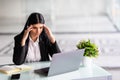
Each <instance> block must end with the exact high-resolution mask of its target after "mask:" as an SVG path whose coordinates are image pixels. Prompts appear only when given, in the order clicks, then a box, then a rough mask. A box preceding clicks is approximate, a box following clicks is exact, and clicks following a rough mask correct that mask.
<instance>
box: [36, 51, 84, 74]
mask: <svg viewBox="0 0 120 80" xmlns="http://www.w3.org/2000/svg"><path fill="white" fill-rule="evenodd" d="M83 53H84V49H79V50H74V51H69V52H61V53H58V54H54V55H53V57H52V61H51V64H50V67H46V68H42V69H37V70H35V71H34V72H35V73H37V74H40V75H43V76H54V75H58V74H62V73H67V72H71V71H75V70H78V69H79V67H80V63H81V62H82V60H83Z"/></svg>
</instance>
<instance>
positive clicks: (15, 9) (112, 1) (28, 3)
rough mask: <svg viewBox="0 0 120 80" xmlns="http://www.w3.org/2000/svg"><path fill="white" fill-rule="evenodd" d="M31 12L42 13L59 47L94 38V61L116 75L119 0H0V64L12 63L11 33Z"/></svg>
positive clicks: (116, 79) (119, 58)
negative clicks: (97, 53) (98, 53)
mask: <svg viewBox="0 0 120 80" xmlns="http://www.w3.org/2000/svg"><path fill="white" fill-rule="evenodd" d="M32 12H40V13H42V14H43V15H44V17H45V20H46V25H47V26H48V27H50V28H51V30H52V32H53V34H54V35H55V37H56V40H57V42H58V44H59V46H60V49H61V50H62V51H70V50H75V49H77V48H76V44H77V43H78V42H79V41H80V40H82V39H90V40H91V41H93V42H95V43H96V44H97V45H98V47H99V49H100V55H99V57H98V58H96V59H95V60H94V63H95V64H97V65H99V66H101V67H103V68H105V69H106V70H107V71H109V72H110V73H111V74H112V75H113V80H119V79H120V78H119V76H120V74H119V73H120V63H118V61H120V50H119V47H120V37H119V34H120V0H0V59H1V60H0V64H8V63H13V62H12V55H13V47H14V36H15V35H17V34H19V33H20V32H21V31H22V29H23V27H24V25H25V23H26V20H27V18H28V16H29V15H30V14H31V13H32Z"/></svg>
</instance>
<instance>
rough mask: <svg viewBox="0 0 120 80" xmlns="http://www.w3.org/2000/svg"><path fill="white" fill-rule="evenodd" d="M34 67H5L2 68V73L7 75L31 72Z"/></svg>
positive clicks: (0, 69)
mask: <svg viewBox="0 0 120 80" xmlns="http://www.w3.org/2000/svg"><path fill="white" fill-rule="evenodd" d="M31 69H32V67H30V66H27V65H19V66H18V65H5V66H2V67H0V72H2V73H5V74H17V73H20V72H23V71H29V70H31Z"/></svg>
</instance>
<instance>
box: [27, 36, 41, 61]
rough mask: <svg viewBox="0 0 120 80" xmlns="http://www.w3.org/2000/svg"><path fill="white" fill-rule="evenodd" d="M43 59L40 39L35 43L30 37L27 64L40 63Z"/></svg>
mask: <svg viewBox="0 0 120 80" xmlns="http://www.w3.org/2000/svg"><path fill="white" fill-rule="evenodd" d="M40 59H41V55H40V46H39V38H38V39H37V40H36V41H35V42H34V41H33V40H32V39H31V37H29V45H28V53H27V56H26V62H34V61H39V60H40Z"/></svg>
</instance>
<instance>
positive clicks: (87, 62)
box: [83, 56, 92, 67]
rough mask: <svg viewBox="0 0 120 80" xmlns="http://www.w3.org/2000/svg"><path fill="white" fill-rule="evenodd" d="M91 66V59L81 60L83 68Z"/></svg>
mask: <svg viewBox="0 0 120 80" xmlns="http://www.w3.org/2000/svg"><path fill="white" fill-rule="evenodd" d="M91 65H92V58H90V57H86V56H84V58H83V66H85V67H91Z"/></svg>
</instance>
